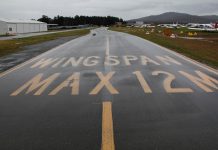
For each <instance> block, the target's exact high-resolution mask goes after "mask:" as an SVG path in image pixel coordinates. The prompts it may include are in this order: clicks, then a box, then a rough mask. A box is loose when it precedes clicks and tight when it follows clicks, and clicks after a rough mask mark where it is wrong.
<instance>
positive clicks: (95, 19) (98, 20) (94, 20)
mask: <svg viewBox="0 0 218 150" xmlns="http://www.w3.org/2000/svg"><path fill="white" fill-rule="evenodd" d="M38 21H41V22H46V23H48V24H58V25H59V26H76V25H85V24H90V25H98V26H101V25H104V26H107V25H114V24H115V23H116V22H123V19H121V18H118V17H113V16H106V17H101V16H78V15H76V16H75V17H63V16H59V15H58V16H55V17H54V18H49V17H48V16H46V15H43V16H42V17H41V18H40V19H38Z"/></svg>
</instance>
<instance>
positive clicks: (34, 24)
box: [0, 19, 48, 35]
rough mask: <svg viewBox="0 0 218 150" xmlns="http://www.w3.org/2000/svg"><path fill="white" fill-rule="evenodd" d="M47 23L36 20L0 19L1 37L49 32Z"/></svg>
mask: <svg viewBox="0 0 218 150" xmlns="http://www.w3.org/2000/svg"><path fill="white" fill-rule="evenodd" d="M47 30H48V29H47V23H44V22H39V21H36V20H7V19H0V35H4V34H19V33H32V32H44V31H47Z"/></svg>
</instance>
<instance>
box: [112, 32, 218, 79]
mask: <svg viewBox="0 0 218 150" xmlns="http://www.w3.org/2000/svg"><path fill="white" fill-rule="evenodd" d="M112 32H118V33H122V34H128V33H125V32H119V31H112ZM128 35H131V36H134V37H137V38H140V39H142V40H145V41H147V42H149V43H151V44H153V45H155V46H157V47H159V48H161V49H163V50H165V51H167V52H169V53H171V54H174V55H175V56H177V57H179V58H182V59H183V60H185V61H188V62H190V63H192V64H194V65H196V66H198V67H201V68H203V69H205V70H207V71H209V72H211V73H214V74H216V75H218V70H216V69H214V68H211V67H209V66H207V65H205V64H202V63H200V62H198V61H196V60H193V59H191V58H189V57H187V56H184V55H182V54H180V53H178V52H175V51H173V50H170V49H168V48H166V47H163V46H161V45H158V44H156V43H154V42H151V41H149V40H146V39H143V38H141V37H138V36H135V35H132V34H128Z"/></svg>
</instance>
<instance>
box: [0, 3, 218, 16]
mask: <svg viewBox="0 0 218 150" xmlns="http://www.w3.org/2000/svg"><path fill="white" fill-rule="evenodd" d="M168 11H176V12H183V13H184V12H185V13H190V14H195V15H196V14H197V15H208V14H210V15H218V1H217V0H180V1H177V0H0V18H9V19H18V18H21V19H38V18H40V17H41V16H42V15H43V14H44V15H47V16H49V17H54V16H56V15H62V16H75V15H77V14H78V15H88V16H92V15H97V16H107V15H112V16H117V17H121V18H123V19H125V20H128V19H135V18H140V17H145V16H148V15H156V14H160V13H163V12H168Z"/></svg>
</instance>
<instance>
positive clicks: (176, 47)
mask: <svg viewBox="0 0 218 150" xmlns="http://www.w3.org/2000/svg"><path fill="white" fill-rule="evenodd" d="M110 30H113V31H119V32H125V33H129V34H132V35H136V36H138V37H141V38H144V39H146V40H149V41H152V42H154V43H157V44H159V45H161V46H164V47H166V48H169V49H171V50H173V51H176V52H178V53H181V54H183V55H185V56H188V57H190V58H192V59H195V60H197V61H199V62H202V63H204V64H207V65H209V66H211V67H213V68H215V69H217V68H218V33H204V32H199V33H198V34H199V35H202V37H203V38H204V39H201V40H199V39H198V40H197V39H195V40H194V39H192V40H190V39H181V38H175V39H173V38H169V37H166V36H164V35H162V34H161V32H162V31H161V30H163V29H160V28H158V29H153V32H150V34H149V35H146V34H145V33H146V32H147V31H151V30H152V29H140V28H127V27H111V28H110ZM173 32H174V33H175V32H176V31H173ZM185 32H190V31H185Z"/></svg>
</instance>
